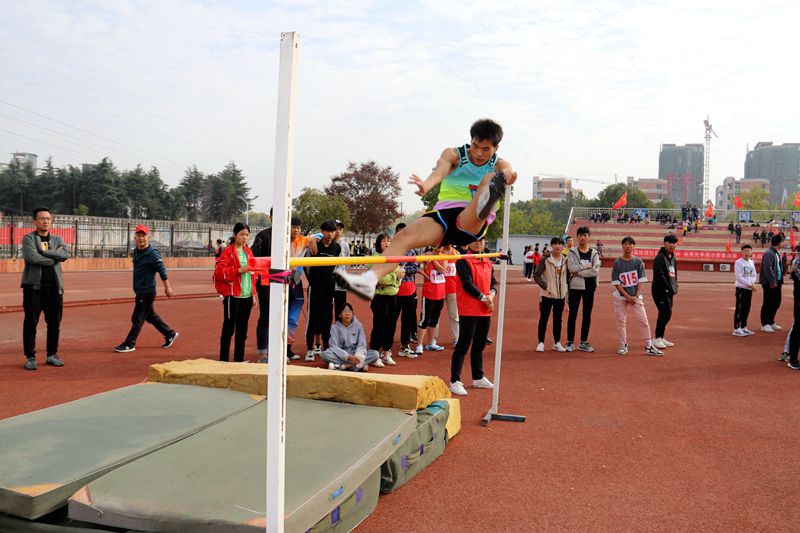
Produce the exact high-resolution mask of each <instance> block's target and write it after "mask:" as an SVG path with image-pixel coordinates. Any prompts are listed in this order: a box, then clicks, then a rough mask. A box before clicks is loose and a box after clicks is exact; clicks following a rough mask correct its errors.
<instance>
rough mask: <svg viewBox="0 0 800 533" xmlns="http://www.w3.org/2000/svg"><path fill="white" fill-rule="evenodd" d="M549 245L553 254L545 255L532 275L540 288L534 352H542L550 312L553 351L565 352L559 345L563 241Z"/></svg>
mask: <svg viewBox="0 0 800 533" xmlns="http://www.w3.org/2000/svg"><path fill="white" fill-rule="evenodd" d="M550 245H551V246H552V247H553V253H552V254H545V256H544V258H543V259H542V260H541V261H540V262H539V264H538V265H537V266H536V270H535V271H534V273H533V279H534V281H536V283H538V284H539V286H540V287H541V288H542V291H541V295H540V297H539V331H538V343H537V345H536V351H537V352H543V351H544V337H545V334H546V332H547V322H548V320H549V318H550V312H551V311H552V312H553V350H554V351H556V352H566V351H567V350H566V348H564V346H562V345H561V317H562V315H563V313H564V302H565V299H566V297H567V264H566V263H567V261H566V259H565V257H564V255H563V254H562V253H561V251H562V249H563V246H564V241H562V240H561V237H553V238H552V239H551V240H550Z"/></svg>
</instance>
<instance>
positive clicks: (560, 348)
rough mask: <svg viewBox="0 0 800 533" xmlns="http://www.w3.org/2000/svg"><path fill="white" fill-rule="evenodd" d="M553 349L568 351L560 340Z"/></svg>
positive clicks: (555, 350)
mask: <svg viewBox="0 0 800 533" xmlns="http://www.w3.org/2000/svg"><path fill="white" fill-rule="evenodd" d="M553 351H554V352H566V351H567V349H566V348H564V347H563V346H561V343H560V342H557V343H555V344H554V345H553Z"/></svg>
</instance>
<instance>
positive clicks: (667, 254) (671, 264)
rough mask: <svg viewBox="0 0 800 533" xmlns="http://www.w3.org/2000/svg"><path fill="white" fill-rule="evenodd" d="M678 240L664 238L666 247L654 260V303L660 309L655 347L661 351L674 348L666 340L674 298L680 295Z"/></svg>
mask: <svg viewBox="0 0 800 533" xmlns="http://www.w3.org/2000/svg"><path fill="white" fill-rule="evenodd" d="M677 245H678V238H677V237H675V235H673V234H671V233H670V234H669V235H666V236H664V246H662V247H661V250H659V251H658V254H657V255H656V257H655V259H653V284H652V287H651V291H652V294H653V302H654V303H655V304H656V308H657V309H658V320H657V321H656V338H655V340H653V346H655V347H656V348H658V349H659V350H663V349H664V348H669V347H670V346H674V343H672V342H670V341H668V340H667V339H665V338H664V333H665V331H666V329H667V324H668V323H669V320H670V318H672V298H673V296H675V295H676V294H678V264H677V263H676V261H675V247H676V246H677Z"/></svg>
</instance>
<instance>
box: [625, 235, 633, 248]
mask: <svg viewBox="0 0 800 533" xmlns="http://www.w3.org/2000/svg"><path fill="white" fill-rule="evenodd" d="M628 242H629V243H631V244H632V245H634V246H636V241H635V240H633V237H631V236H630V235H628V236H627V237H623V239H622V244H625V243H628Z"/></svg>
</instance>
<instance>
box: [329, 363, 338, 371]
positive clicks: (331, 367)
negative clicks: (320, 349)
mask: <svg viewBox="0 0 800 533" xmlns="http://www.w3.org/2000/svg"><path fill="white" fill-rule="evenodd" d="M328 370H337V367H336V363H328Z"/></svg>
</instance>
